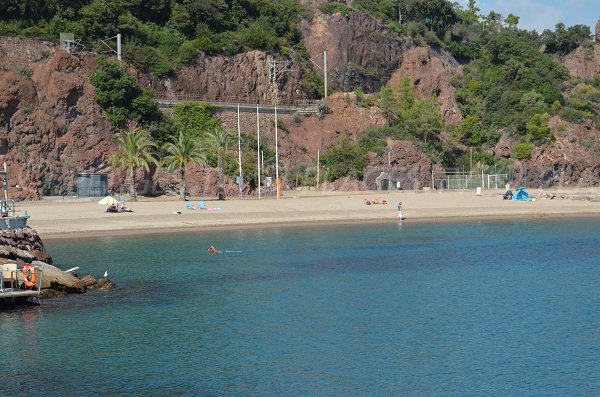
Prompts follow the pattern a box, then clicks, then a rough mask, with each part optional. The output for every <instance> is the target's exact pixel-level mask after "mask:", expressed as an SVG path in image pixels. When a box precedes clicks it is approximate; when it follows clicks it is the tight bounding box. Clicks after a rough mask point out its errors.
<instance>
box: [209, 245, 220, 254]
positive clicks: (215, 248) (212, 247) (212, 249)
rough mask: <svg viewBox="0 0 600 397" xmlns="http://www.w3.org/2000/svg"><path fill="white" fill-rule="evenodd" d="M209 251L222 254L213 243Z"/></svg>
mask: <svg viewBox="0 0 600 397" xmlns="http://www.w3.org/2000/svg"><path fill="white" fill-rule="evenodd" d="M208 253H209V254H220V253H221V251H219V250H218V249H217V247H215V246H214V245H211V246H210V247H208Z"/></svg>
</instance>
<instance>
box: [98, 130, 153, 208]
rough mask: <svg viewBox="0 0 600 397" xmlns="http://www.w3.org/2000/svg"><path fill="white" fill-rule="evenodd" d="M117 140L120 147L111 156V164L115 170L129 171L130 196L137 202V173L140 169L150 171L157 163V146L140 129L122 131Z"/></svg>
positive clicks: (145, 132) (148, 135) (147, 134)
mask: <svg viewBox="0 0 600 397" xmlns="http://www.w3.org/2000/svg"><path fill="white" fill-rule="evenodd" d="M115 140H116V141H117V145H119V147H118V149H117V151H116V152H115V153H114V154H113V155H112V156H111V158H110V163H111V165H112V166H113V167H115V168H120V169H126V170H127V180H128V184H129V196H130V197H131V200H133V201H137V191H136V180H135V174H136V171H137V170H138V168H144V169H145V170H146V171H148V170H149V169H150V165H151V164H156V163H157V161H156V159H155V158H154V149H155V147H156V145H155V144H154V142H152V139H151V138H150V134H149V133H148V131H146V130H143V129H140V128H133V129H129V130H122V131H121V132H119V133H118V134H117V135H116V138H115Z"/></svg>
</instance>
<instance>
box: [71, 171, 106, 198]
mask: <svg viewBox="0 0 600 397" xmlns="http://www.w3.org/2000/svg"><path fill="white" fill-rule="evenodd" d="M107 195H108V174H103V173H90V172H82V173H79V174H77V197H78V198H87V197H105V196H107Z"/></svg>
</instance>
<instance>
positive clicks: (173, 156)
mask: <svg viewBox="0 0 600 397" xmlns="http://www.w3.org/2000/svg"><path fill="white" fill-rule="evenodd" d="M163 151H164V152H165V153H166V156H165V157H164V158H163V159H162V163H163V166H164V167H165V168H166V169H167V171H169V172H173V171H175V170H178V172H179V178H180V181H181V190H180V193H179V194H180V196H181V199H182V200H185V191H186V186H185V169H186V167H187V165H188V164H190V163H197V164H199V165H205V164H206V156H205V155H204V154H203V153H202V149H201V147H200V145H199V144H198V141H197V140H196V139H194V138H192V137H191V136H190V134H186V133H184V132H183V131H179V134H177V136H174V137H172V139H171V142H167V143H165V145H164V146H163Z"/></svg>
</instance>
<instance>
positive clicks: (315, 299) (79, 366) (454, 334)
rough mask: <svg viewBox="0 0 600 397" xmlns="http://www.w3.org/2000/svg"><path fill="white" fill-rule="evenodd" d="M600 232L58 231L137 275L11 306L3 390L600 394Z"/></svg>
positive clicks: (76, 250) (459, 227)
mask: <svg viewBox="0 0 600 397" xmlns="http://www.w3.org/2000/svg"><path fill="white" fill-rule="evenodd" d="M599 241H600V221H598V220H591V221H587V220H577V221H547V222H527V221H523V222H500V223H469V224H442V225H413V224H410V223H405V224H403V225H360V226H338V227H319V228H289V229H259V230H243V231H227V232H215V231H210V232H209V231H207V232H200V233H187V234H179V235H169V236H166V237H164V238H158V237H148V236H145V237H132V238H103V239H97V240H94V241H88V240H85V241H77V242H76V243H71V242H66V241H65V242H50V243H48V244H47V248H48V249H49V251H50V252H51V254H52V255H53V256H54V258H55V261H56V262H57V263H60V264H64V265H65V267H71V265H72V266H81V271H82V273H92V274H94V275H96V276H100V275H101V274H103V273H104V271H105V270H108V272H109V277H110V278H111V279H112V280H113V281H115V282H116V283H117V284H118V285H119V288H118V289H117V290H116V291H113V292H101V291H90V292H89V293H88V294H85V295H83V296H70V297H67V298H65V299H57V300H50V301H45V302H44V303H43V304H42V306H40V307H35V308H26V309H20V310H14V311H8V312H0V345H1V346H2V348H3V351H2V354H3V356H4V358H5V360H3V361H2V362H1V364H0V365H1V366H2V368H1V371H0V373H1V374H2V375H1V379H0V395H19V394H23V395H25V394H27V395H46V396H70V395H77V396H82V395H107V396H113V395H126V396H150V395H152V396H156V395H168V396H197V395H207V396H249V395H256V396H367V395H374V396H395V395H414V396H424V395H434V396H437V395H439V396H481V395H499V396H508V395H514V396H541V395H543V396H552V395H554V396H565V395H589V396H592V395H599V394H600V383H599V382H600V369H599V368H600V335H599V331H598V329H600V320H599V318H600V317H599V313H600V292H599V291H600V290H599V288H598V286H599V281H600V269H599V265H598V258H599V257H600V244H599ZM212 244H214V245H216V246H217V247H219V248H220V249H222V250H232V251H238V250H239V251H242V252H236V253H226V254H222V255H218V256H211V255H208V254H207V252H206V249H207V247H208V246H209V245H212Z"/></svg>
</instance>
